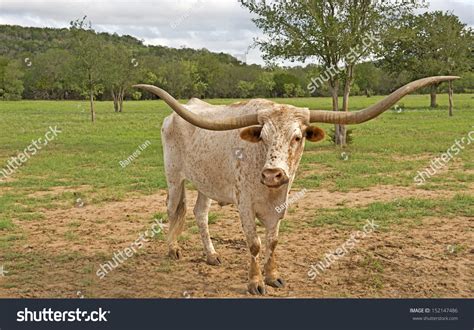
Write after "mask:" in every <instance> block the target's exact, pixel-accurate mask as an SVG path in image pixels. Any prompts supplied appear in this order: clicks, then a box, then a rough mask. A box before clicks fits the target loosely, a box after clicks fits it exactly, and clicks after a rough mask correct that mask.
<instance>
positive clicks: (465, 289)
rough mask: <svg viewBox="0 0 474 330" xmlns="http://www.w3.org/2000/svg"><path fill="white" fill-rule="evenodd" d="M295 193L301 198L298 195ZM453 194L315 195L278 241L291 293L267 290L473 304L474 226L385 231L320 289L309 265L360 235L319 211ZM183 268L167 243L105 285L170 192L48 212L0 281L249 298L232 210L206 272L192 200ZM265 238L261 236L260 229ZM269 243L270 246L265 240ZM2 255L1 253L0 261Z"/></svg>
mask: <svg viewBox="0 0 474 330" xmlns="http://www.w3.org/2000/svg"><path fill="white" fill-rule="evenodd" d="M296 192H297V190H296V191H295V192H293V193H296ZM453 194H454V193H452V192H446V191H443V192H441V191H428V190H421V189H416V188H413V187H407V188H404V187H392V186H380V187H375V188H373V189H369V190H360V191H351V192H348V193H339V192H329V191H326V190H316V191H308V192H307V193H306V194H305V195H304V197H303V198H302V199H301V200H300V201H298V202H297V204H295V205H294V206H293V207H294V212H290V214H288V216H287V219H288V222H291V223H292V226H291V230H284V231H282V233H281V234H280V242H279V246H278V248H277V253H278V260H279V265H280V272H281V274H282V276H283V277H284V278H285V279H286V281H287V287H286V288H284V289H278V290H277V289H273V288H268V294H269V296H271V297H472V296H473V282H472V278H473V275H474V274H473V256H474V250H473V246H472V242H473V241H474V240H473V238H474V237H473V229H474V219H473V218H467V217H457V218H452V219H449V220H447V219H438V218H425V219H423V220H422V223H421V225H420V224H417V225H415V224H410V225H407V223H400V224H397V225H393V226H391V227H390V229H389V230H388V231H377V232H375V233H373V234H372V235H371V236H369V237H367V238H366V239H364V240H362V241H361V242H360V243H359V244H358V245H357V246H356V248H355V249H354V250H352V251H351V252H350V253H349V254H348V255H346V256H345V257H343V258H341V259H340V260H339V261H337V262H336V263H335V264H333V265H332V266H331V267H330V268H329V269H327V270H326V271H325V272H324V273H322V274H321V275H320V276H318V277H317V278H316V279H315V280H314V281H313V280H310V278H309V277H308V275H307V273H308V270H309V267H310V265H311V264H314V263H316V262H318V261H320V260H322V258H323V257H324V255H325V253H328V252H330V251H334V250H335V249H336V248H337V247H339V246H340V245H341V244H342V243H344V242H345V241H346V240H347V239H348V238H349V237H350V234H351V233H352V230H350V229H341V228H335V227H333V226H322V227H311V226H309V223H310V222H311V220H312V216H311V215H312V214H313V215H314V210H316V209H317V208H336V207H340V206H341V205H344V206H363V205H367V204H369V203H372V202H375V201H390V200H393V199H395V198H402V197H403V198H407V197H421V198H442V197H443V198H446V197H449V196H451V195H453ZM187 196H188V213H187V229H186V231H185V233H184V235H183V239H182V242H181V245H182V247H183V249H184V258H183V259H182V260H180V261H178V262H172V261H170V260H169V259H168V258H167V256H166V255H167V247H166V244H165V242H164V241H163V240H153V241H150V242H148V243H146V244H145V245H144V246H143V248H142V249H140V250H139V252H138V253H137V254H136V255H134V256H133V257H131V258H130V259H128V260H126V261H125V262H124V263H123V264H121V265H120V266H119V267H117V268H116V269H114V270H113V271H112V272H110V273H109V274H107V276H106V277H105V278H104V279H99V277H98V276H96V271H97V269H98V267H99V266H100V264H102V263H106V262H107V261H109V260H111V259H112V257H113V255H114V252H116V251H119V250H123V249H124V248H126V247H129V246H130V245H131V243H132V242H134V241H135V240H136V239H137V238H138V237H139V235H140V233H143V232H144V230H146V229H149V228H150V226H151V223H152V221H153V217H154V215H155V214H156V213H157V212H165V211H166V207H165V201H166V192H165V191H160V192H159V193H157V194H154V195H150V196H140V197H138V196H137V197H133V198H129V199H127V200H124V201H119V202H111V203H107V204H104V205H99V206H97V205H86V206H84V207H76V208H72V209H62V210H53V211H49V210H45V211H44V216H45V218H44V219H42V220H37V221H21V222H20V221H18V222H16V225H17V228H19V229H18V231H19V232H20V233H21V235H22V236H24V237H25V238H26V239H24V240H20V241H18V242H14V243H13V244H14V245H13V247H12V248H11V249H10V250H11V252H10V253H9V254H8V255H2V256H1V257H0V260H5V268H6V269H7V270H8V271H9V273H8V276H6V277H3V278H0V296H1V297H77V295H78V292H80V295H84V296H85V297H184V298H188V297H189V298H192V297H248V296H249V295H248V293H247V290H246V279H247V264H248V251H247V248H246V243H245V240H244V236H243V234H242V233H241V228H240V222H239V219H238V214H237V212H236V210H235V208H234V207H232V206H226V207H224V208H221V207H219V206H218V205H217V204H216V203H213V205H212V208H211V212H213V213H217V221H216V222H215V223H213V224H211V225H210V232H211V236H212V238H213V241H214V244H215V247H216V250H217V251H218V252H219V254H220V255H221V257H222V259H223V261H224V262H223V264H222V265H221V266H219V267H214V266H209V265H207V264H206V263H205V258H204V256H203V252H202V243H201V240H200V237H199V234H198V233H197V231H196V230H195V227H194V226H195V222H194V218H193V215H192V208H193V207H194V201H195V199H196V192H194V191H188V192H187ZM258 230H259V232H260V233H261V234H263V232H264V231H263V228H262V227H259V228H258ZM262 238H263V236H262ZM1 254H2V252H0V255H1Z"/></svg>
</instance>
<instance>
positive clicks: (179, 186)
mask: <svg viewBox="0 0 474 330" xmlns="http://www.w3.org/2000/svg"><path fill="white" fill-rule="evenodd" d="M168 187H169V188H168V199H167V207H168V219H169V223H170V230H169V232H168V249H169V252H168V254H169V256H170V257H171V258H172V259H180V258H181V249H180V247H179V244H178V237H179V235H180V234H181V232H182V231H183V229H184V222H185V216H186V194H185V191H184V181H183V180H181V181H180V182H177V183H172V182H168Z"/></svg>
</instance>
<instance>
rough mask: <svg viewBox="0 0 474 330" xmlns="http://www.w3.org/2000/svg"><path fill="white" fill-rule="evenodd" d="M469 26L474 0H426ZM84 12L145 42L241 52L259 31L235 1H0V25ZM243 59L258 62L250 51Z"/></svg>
mask: <svg viewBox="0 0 474 330" xmlns="http://www.w3.org/2000/svg"><path fill="white" fill-rule="evenodd" d="M430 2H431V4H430V8H429V10H449V11H452V12H454V14H456V15H457V16H459V17H460V18H461V20H462V21H463V22H464V23H466V24H468V25H470V26H474V5H473V4H474V0H431V1H430ZM84 15H87V16H88V18H89V19H90V20H91V21H92V24H93V27H94V29H95V30H97V31H106V32H111V33H114V32H115V33H118V34H119V35H122V34H129V35H132V36H134V37H137V38H139V39H142V40H144V42H145V43H146V44H153V45H165V46H169V47H177V48H178V47H182V46H186V47H191V48H207V49H209V50H211V51H216V52H221V51H222V52H225V53H229V54H233V55H237V56H238V55H240V56H242V55H243V54H244V53H246V52H247V49H248V47H249V46H250V45H251V44H252V41H253V38H254V37H256V36H258V35H259V31H258V29H257V28H256V27H255V25H254V24H253V23H252V21H251V15H250V14H249V13H248V11H247V10H246V9H245V8H242V7H241V6H240V5H239V3H238V2H237V0H155V1H152V0H136V1H131V0H130V1H124V0H103V1H101V0H93V1H91V0H62V1H61V0H46V1H44V0H28V1H25V0H0V24H15V25H22V26H37V27H68V26H69V22H70V21H71V20H74V19H77V18H81V17H82V16H84ZM246 58H247V62H248V63H258V64H262V63H263V60H262V59H261V56H260V52H259V51H258V50H255V49H254V50H250V52H249V53H248V55H247V57H246Z"/></svg>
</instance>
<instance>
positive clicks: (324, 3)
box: [239, 0, 420, 145]
mask: <svg viewBox="0 0 474 330" xmlns="http://www.w3.org/2000/svg"><path fill="white" fill-rule="evenodd" d="M239 1H240V3H241V4H242V5H243V6H244V7H246V8H247V9H249V11H250V12H251V13H253V14H255V15H256V16H257V17H256V18H255V19H254V20H253V21H254V22H255V24H256V25H257V27H259V28H260V29H261V30H262V31H263V33H264V35H265V38H261V39H258V40H257V45H259V46H260V49H261V50H262V51H263V53H264V57H265V59H267V60H273V59H275V58H281V59H287V60H293V61H294V60H300V61H306V60H309V59H316V60H317V61H319V62H320V63H321V64H322V65H323V67H324V69H325V70H332V73H330V74H328V79H327V80H328V81H329V85H330V89H331V96H332V100H333V110H334V111H339V101H338V95H339V85H340V81H341V79H342V80H343V81H344V83H345V85H344V93H343V106H342V110H343V111H347V110H348V106H349V93H350V87H351V85H352V82H353V79H354V66H355V64H357V63H358V62H360V61H362V60H364V59H365V58H367V57H368V56H369V55H371V54H373V53H374V52H375V50H376V47H377V45H378V43H377V42H375V41H374V39H375V38H376V37H377V36H379V35H380V34H382V33H383V31H384V28H385V26H387V25H390V24H391V22H393V21H394V20H396V19H399V18H400V17H401V16H402V15H403V14H405V13H407V12H410V11H411V10H412V9H413V8H415V7H416V6H417V4H418V3H419V2H420V1H417V0H413V1H393V2H392V1H378V0H312V1H307V0H294V1H278V2H267V1H265V0H260V1H256V0H251V1H249V0H239ZM340 65H342V68H340V67H339V66H340ZM277 85H278V84H277ZM311 87H312V86H311V85H308V88H309V89H311V92H314V90H313V89H312V88H311ZM345 136H346V130H345V128H344V126H341V125H336V137H337V139H336V142H337V144H339V145H344V144H345Z"/></svg>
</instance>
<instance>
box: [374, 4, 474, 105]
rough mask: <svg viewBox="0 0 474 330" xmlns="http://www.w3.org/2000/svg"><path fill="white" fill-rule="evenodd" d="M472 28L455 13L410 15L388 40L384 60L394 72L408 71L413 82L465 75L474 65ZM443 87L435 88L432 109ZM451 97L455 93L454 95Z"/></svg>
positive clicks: (400, 23) (401, 22)
mask: <svg viewBox="0 0 474 330" xmlns="http://www.w3.org/2000/svg"><path fill="white" fill-rule="evenodd" d="M473 41H474V39H473V36H472V29H471V28H469V27H467V26H466V24H463V23H462V22H461V21H460V20H459V18H458V17H457V16H455V15H453V14H451V13H443V12H441V11H435V12H430V13H425V14H422V15H410V16H408V17H407V18H406V19H405V20H403V21H400V22H399V23H398V25H397V26H396V27H394V28H393V29H392V30H391V33H390V34H389V35H388V37H387V38H386V39H385V40H384V43H383V45H384V49H383V52H382V54H383V59H384V63H385V66H386V67H387V69H388V70H389V71H391V72H400V71H401V70H404V71H406V72H409V73H410V74H411V78H412V79H418V78H422V77H426V76H434V75H462V74H463V73H464V72H467V71H469V70H470V69H471V68H472V66H473V64H474V63H473V58H472V55H471V50H470V47H472V45H473ZM438 87H439V85H433V86H431V102H430V105H431V107H432V108H434V107H436V106H437V103H436V95H437V90H438ZM450 95H451V93H450Z"/></svg>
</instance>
